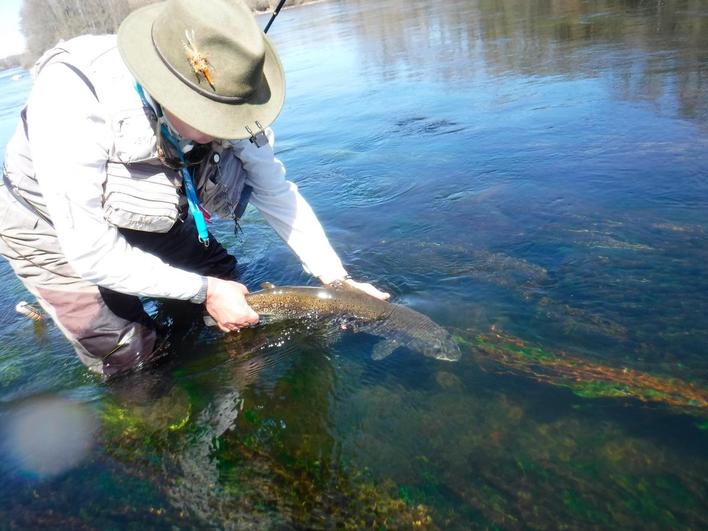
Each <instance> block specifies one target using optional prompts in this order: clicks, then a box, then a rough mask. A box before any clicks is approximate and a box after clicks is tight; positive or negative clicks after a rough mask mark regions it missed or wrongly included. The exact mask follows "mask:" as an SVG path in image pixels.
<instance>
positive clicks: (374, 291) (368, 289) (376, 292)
mask: <svg viewBox="0 0 708 531" xmlns="http://www.w3.org/2000/svg"><path fill="white" fill-rule="evenodd" d="M342 283H343V284H346V285H347V286H349V287H351V288H354V289H358V290H359V291H363V292H364V293H366V294H367V295H371V296H372V297H376V298H377V299H381V300H382V301H385V300H388V299H389V297H391V295H390V294H389V293H386V292H385V291H381V290H380V289H378V288H377V287H375V286H374V285H373V284H369V283H368V282H357V281H356V280H352V279H351V278H347V279H345V280H343V281H342Z"/></svg>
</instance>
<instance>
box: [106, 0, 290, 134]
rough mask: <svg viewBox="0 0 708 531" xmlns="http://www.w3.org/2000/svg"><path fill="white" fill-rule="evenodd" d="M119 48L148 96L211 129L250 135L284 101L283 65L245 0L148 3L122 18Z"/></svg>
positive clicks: (274, 114)
mask: <svg viewBox="0 0 708 531" xmlns="http://www.w3.org/2000/svg"><path fill="white" fill-rule="evenodd" d="M118 48H119V50H120V54H121V56H122V58H123V61H124V62H125V63H126V65H127V67H128V69H129V70H130V72H131V73H132V74H133V76H134V77H135V79H136V80H137V81H138V83H140V84H141V85H142V86H143V88H144V89H145V90H146V91H147V92H148V93H149V94H150V96H152V97H153V98H154V99H155V100H156V101H157V102H159V103H160V105H162V106H163V107H164V108H166V109H167V110H169V111H170V112H171V113H172V114H174V115H175V116H177V118H179V119H180V120H182V121H183V122H185V123H187V124H189V125H191V126H192V127H194V128H195V129H197V130H199V131H201V132H202V133H205V134H207V135H210V136H214V137H216V138H222V139H242V138H249V137H250V136H251V135H252V133H256V132H258V130H259V125H260V126H262V127H264V128H265V127H268V126H269V125H270V124H271V123H272V122H273V121H274V120H275V118H276V117H277V116H278V114H279V113H280V109H281V108H282V106H283V100H284V98H285V76H284V73H283V67H282V65H281V64H280V60H279V59H278V55H277V53H276V52H275V49H274V48H273V46H272V45H271V43H270V42H269V41H268V39H267V38H266V36H265V34H264V33H263V31H262V30H261V29H260V28H259V27H258V25H257V24H256V20H255V17H254V16H253V14H252V13H251V10H250V9H249V8H248V7H247V6H246V5H245V4H244V3H243V2H242V1H241V0H167V1H166V2H160V3H157V4H151V5H148V6H145V7H143V8H140V9H138V10H136V11H133V12H132V13H131V14H130V15H128V17H127V18H126V19H125V20H124V21H123V23H122V24H121V26H120V28H119V29H118ZM249 130H250V131H249Z"/></svg>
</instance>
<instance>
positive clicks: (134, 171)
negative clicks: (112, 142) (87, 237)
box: [103, 162, 180, 232]
mask: <svg viewBox="0 0 708 531" xmlns="http://www.w3.org/2000/svg"><path fill="white" fill-rule="evenodd" d="M168 171H169V170H168ZM179 186H180V181H179V179H178V177H177V174H176V173H174V172H171V171H170V173H169V174H168V173H166V171H165V168H164V167H162V166H157V165H154V164H147V163H143V164H140V163H139V164H130V165H128V166H125V165H122V164H116V163H110V162H109V163H108V167H107V170H106V182H105V184H104V190H103V215H104V217H105V219H106V221H108V222H109V223H111V224H112V225H115V226H116V227H121V228H124V229H133V230H141V231H146V232H167V231H169V230H170V229H171V228H172V226H173V225H174V224H175V221H177V218H178V217H179V203H180V200H179V190H178V187H179Z"/></svg>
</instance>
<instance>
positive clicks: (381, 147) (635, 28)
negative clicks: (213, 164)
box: [0, 0, 708, 529]
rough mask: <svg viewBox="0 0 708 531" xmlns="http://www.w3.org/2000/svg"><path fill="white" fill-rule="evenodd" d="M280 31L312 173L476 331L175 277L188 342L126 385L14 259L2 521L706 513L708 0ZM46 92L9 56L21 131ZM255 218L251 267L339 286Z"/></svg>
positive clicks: (331, 226) (230, 236)
mask: <svg viewBox="0 0 708 531" xmlns="http://www.w3.org/2000/svg"><path fill="white" fill-rule="evenodd" d="M265 20H266V19H263V20H262V22H263V23H265ZM269 35H270V37H271V39H272V40H273V41H274V43H275V44H276V46H277V49H278V50H279V52H280V54H281V58H282V62H283V65H284V68H285V70H286V75H287V82H288V93H287V98H286V103H285V107H284V109H283V112H282V114H281V116H280V117H279V118H278V120H277V121H276V123H275V125H274V129H275V131H276V135H277V141H276V151H277V153H278V156H279V157H280V158H281V159H282V160H283V161H284V162H285V164H286V166H287V168H288V176H289V178H291V179H292V180H294V181H295V182H297V183H298V185H299V186H300V189H301V191H302V192H303V194H304V195H305V196H306V197H307V198H308V200H309V201H310V202H311V204H312V205H313V207H314V208H315V211H316V212H317V213H318V215H319V217H320V219H321V220H322V222H323V225H324V226H325V228H326V229H327V232H328V234H329V236H330V239H331V241H332V243H333V245H334V247H335V248H336V249H337V250H338V251H339V252H340V254H341V256H342V258H343V260H344V262H345V264H346V266H347V268H348V269H349V271H350V272H351V273H352V275H353V276H355V277H357V278H363V279H368V280H369V281H371V282H373V283H375V284H376V285H377V286H380V287H382V288H384V289H386V290H388V291H390V292H391V294H392V298H393V300H394V301H396V302H398V303H401V304H405V305H407V306H409V307H412V308H414V309H416V310H418V311H420V312H422V313H424V314H426V315H428V316H430V317H431V318H432V319H434V320H435V321H436V322H438V323H439V324H441V325H442V326H444V327H445V328H446V329H447V330H449V331H450V333H451V334H452V335H453V337H454V338H455V340H456V341H457V342H458V344H459V345H460V347H461V349H462V359H461V360H460V361H458V362H455V363H451V362H445V361H438V360H434V359H430V358H425V357H423V356H421V355H420V354H418V353H416V352H412V351H407V350H404V349H399V350H398V351H397V352H395V353H394V354H393V355H391V356H389V357H388V358H386V359H384V360H379V361H375V360H372V359H371V352H372V348H373V346H374V344H375V340H374V339H373V338H372V337H370V336H367V335H366V334H361V333H352V332H344V333H335V332H336V331H335V330H333V327H332V326H329V325H328V324H327V323H321V324H319V325H314V324H312V323H306V324H302V323H281V324H270V325H268V324H267V325H263V326H259V327H257V328H253V329H249V330H244V331H242V332H241V333H240V334H232V335H223V334H222V333H220V332H218V331H216V330H214V329H210V328H207V327H205V326H203V325H201V324H200V322H199V320H198V319H197V320H195V319H194V316H193V315H192V314H188V312H184V310H183V308H181V307H180V306H179V305H175V304H170V303H167V302H154V301H146V305H147V307H148V308H149V310H150V311H151V312H153V313H154V314H155V315H156V318H157V319H158V320H160V321H161V322H163V323H165V324H166V325H168V326H170V327H171V329H172V334H173V337H172V339H173V341H172V347H171V352H170V356H169V359H168V360H167V361H165V362H164V363H162V364H160V365H159V366H157V367H154V368H151V369H148V370H145V371H143V372H142V373H140V374H136V375H133V376H131V377H130V378H126V379H123V380H121V381H119V382H115V383H112V384H105V383H102V382H101V381H99V380H97V379H96V378H95V377H93V376H91V375H90V374H88V373H87V371H86V370H85V369H84V367H83V366H82V365H81V364H80V362H79V361H78V359H77V358H76V356H75V355H74V353H73V350H72V348H71V347H70V346H69V344H68V343H67V342H66V341H65V340H64V339H63V337H62V335H61V333H60V332H59V331H58V330H57V329H56V327H54V326H53V325H52V324H51V323H46V324H44V325H41V324H37V323H34V322H32V321H29V320H27V319H26V318H25V317H23V316H20V315H18V314H17V313H16V312H15V304H16V303H17V302H19V301H20V300H22V299H28V297H29V295H28V294H27V293H26V292H25V291H24V290H23V288H22V286H21V285H20V283H19V282H18V281H17V280H16V278H15V277H14V275H13V274H12V272H11V270H10V268H9V266H8V264H6V263H5V262H2V263H0V289H1V290H2V292H3V293H4V295H3V297H2V299H1V300H0V319H2V322H3V323H4V324H3V326H2V327H0V446H2V451H1V452H0V475H1V476H2V478H3V480H2V481H1V482H0V522H2V524H0V527H2V528H13V527H19V528H32V527H39V526H44V527H54V528H57V527H58V528H62V527H71V528H75V529H98V528H102V529H117V528H121V529H125V528H128V529H132V528H134V529H138V528H139V529H143V528H146V527H148V528H155V529H161V528H166V529H167V528H169V529H174V528H175V527H177V528H194V527H197V528H208V527H215V528H226V529H250V528H252V529H291V528H297V529H319V528H362V527H374V528H379V529H399V528H400V529H404V528H405V529H410V528H421V529H469V528H483V529H524V528H548V529H558V528H567V529H588V528H605V529H607V528H642V529H668V528H684V529H686V528H692V529H699V528H707V527H708V479H707V478H708V347H707V346H706V345H707V344H708V242H707V240H706V236H707V235H708V5H706V3H705V2H703V1H702V0H614V1H611V0H582V1H581V0H565V1H562V2H556V1H548V0H450V1H446V2H432V1H422V0H412V1H403V0H380V1H374V0H341V1H337V0H332V1H328V2H323V3H318V4H312V5H307V6H303V7H299V8H296V9H289V10H285V11H283V12H282V13H281V14H280V16H279V17H278V19H277V21H276V22H275V24H274V25H273V27H272V29H271V30H270V32H269ZM30 88H31V81H30V79H29V75H28V73H27V72H25V71H24V70H19V69H15V70H7V71H4V72H0V146H4V145H5V143H6V141H7V140H8V138H9V137H10V135H11V133H12V131H13V129H14V127H15V123H16V120H17V116H18V113H19V110H20V109H21V107H22V105H23V102H24V100H25V98H26V97H27V95H28V93H29V90H30ZM58 103H60V102H58ZM242 229H243V230H242V232H239V233H238V234H237V235H234V233H233V229H232V227H229V226H227V225H225V224H216V225H214V226H213V228H212V230H213V231H214V232H215V233H216V234H217V235H218V236H219V238H220V239H221V241H222V242H223V243H225V244H226V245H227V246H228V247H229V248H230V249H231V250H233V252H234V253H235V254H236V255H237V256H238V257H239V262H240V271H241V275H242V276H241V278H242V281H243V282H244V283H246V284H247V285H248V286H249V288H250V289H252V290H255V289H258V286H259V285H260V283H261V282H264V281H270V282H274V283H276V284H307V283H312V282H313V281H312V280H311V279H310V278H309V276H308V275H307V274H306V273H304V272H303V270H302V268H301V267H300V265H299V264H298V263H297V261H296V260H295V258H294V257H293V255H292V254H291V253H290V252H289V251H288V249H287V248H286V246H285V245H284V244H283V243H282V242H281V241H280V240H278V238H277V236H275V234H274V232H273V231H271V230H270V229H269V227H267V225H265V223H264V222H263V220H262V219H261V218H260V217H259V215H258V213H257V212H256V211H254V210H249V211H248V213H247V215H246V217H245V219H244V220H243V223H242Z"/></svg>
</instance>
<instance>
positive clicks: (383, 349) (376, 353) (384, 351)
mask: <svg viewBox="0 0 708 531" xmlns="http://www.w3.org/2000/svg"><path fill="white" fill-rule="evenodd" d="M400 346H401V344H400V343H399V342H398V341H396V340H395V339H384V340H383V341H380V342H379V343H377V344H376V345H374V350H373V351H372V352H371V359H372V360H382V359H384V358H385V357H386V356H388V355H390V354H391V352H393V351H394V350H396V349H397V348H398V347H400Z"/></svg>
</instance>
